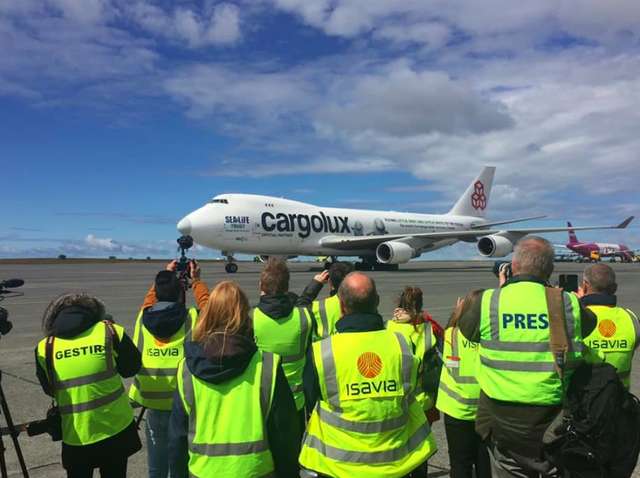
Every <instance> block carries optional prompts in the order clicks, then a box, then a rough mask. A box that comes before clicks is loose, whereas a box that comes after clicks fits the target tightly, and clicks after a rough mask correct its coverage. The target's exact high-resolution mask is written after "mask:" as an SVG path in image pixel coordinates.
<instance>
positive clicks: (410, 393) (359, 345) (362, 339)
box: [300, 272, 436, 477]
mask: <svg viewBox="0 0 640 478" xmlns="http://www.w3.org/2000/svg"><path fill="white" fill-rule="evenodd" d="M338 298H339V300H340V308H341V311H342V318H341V319H340V320H338V321H337V322H336V331H337V333H336V334H333V335H330V336H329V337H327V338H325V339H323V340H320V341H316V342H314V343H313V345H312V348H311V353H310V356H309V359H308V361H307V364H308V370H307V374H306V375H305V379H307V381H308V382H309V381H310V382H311V383H305V393H306V394H307V404H308V405H310V406H312V407H313V413H312V414H311V418H310V419H309V423H308V426H307V433H306V434H305V437H304V442H303V445H302V452H301V453H300V464H301V466H302V467H303V473H302V474H301V476H307V477H328V476H397V477H402V476H406V477H414V476H415V477H418V476H420V477H424V476H426V470H425V468H426V461H427V459H428V458H429V457H430V456H431V455H433V454H434V453H435V452H436V444H435V440H434V437H433V434H432V433H431V429H430V427H429V423H428V422H427V420H426V417H425V414H424V412H423V411H422V407H421V406H420V405H419V404H418V402H417V401H416V399H415V388H416V384H417V377H418V368H419V365H420V361H419V360H418V359H417V358H416V357H415V356H414V355H413V352H412V350H411V347H410V345H409V343H408V342H407V340H406V339H405V338H404V336H403V335H402V334H400V333H394V332H391V331H389V330H386V329H385V327H384V323H383V320H382V317H381V316H380V314H378V302H379V296H378V293H377V291H376V284H375V282H374V281H373V279H371V278H370V277H368V276H367V275H365V274H363V273H361V272H352V273H350V274H348V275H347V276H346V277H345V279H344V280H343V281H342V284H340V287H339V289H338Z"/></svg>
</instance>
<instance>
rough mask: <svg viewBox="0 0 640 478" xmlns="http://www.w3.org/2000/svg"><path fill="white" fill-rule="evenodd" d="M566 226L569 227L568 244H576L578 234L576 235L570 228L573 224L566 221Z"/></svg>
mask: <svg viewBox="0 0 640 478" xmlns="http://www.w3.org/2000/svg"><path fill="white" fill-rule="evenodd" d="M567 227H568V228H569V244H577V243H578V236H576V231H574V230H573V229H571V228H572V227H573V226H572V225H571V223H570V222H567Z"/></svg>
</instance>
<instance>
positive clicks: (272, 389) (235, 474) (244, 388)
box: [169, 281, 301, 478]
mask: <svg viewBox="0 0 640 478" xmlns="http://www.w3.org/2000/svg"><path fill="white" fill-rule="evenodd" d="M177 377H178V386H177V392H176V398H175V400H174V402H173V410H172V413H171V425H170V429H169V437H170V446H169V455H170V456H169V462H170V468H171V474H172V476H181V475H183V474H186V473H187V472H188V473H189V476H191V477H202V478H209V477H216V478H245V477H247V478H249V477H266V476H276V477H278V478H290V477H296V476H298V464H297V453H298V451H299V450H300V439H299V437H300V433H301V431H300V429H299V422H298V420H296V416H297V412H296V407H295V402H294V401H293V396H292V394H291V390H289V384H288V382H287V379H286V377H285V375H284V371H283V368H282V364H281V359H280V357H279V356H278V355H276V354H272V353H270V352H263V351H261V350H259V349H258V347H257V346H256V343H255V341H254V338H253V327H252V321H251V318H250V316H249V302H248V300H247V297H246V295H245V294H244V292H242V290H241V289H240V287H239V286H238V285H237V284H236V283H235V282H231V281H223V282H220V283H219V284H218V285H216V287H215V288H214V289H213V291H212V292H211V296H210V297H209V301H208V303H207V305H206V306H205V307H204V308H203V310H202V312H201V313H200V318H199V320H198V324H197V325H196V327H195V329H194V331H193V340H192V341H190V342H185V357H184V359H183V360H182V361H181V362H180V365H179V366H178V374H177Z"/></svg>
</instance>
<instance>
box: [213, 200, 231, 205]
mask: <svg viewBox="0 0 640 478" xmlns="http://www.w3.org/2000/svg"><path fill="white" fill-rule="evenodd" d="M214 203H217V204H229V200H227V199H212V200H211V202H210V204H214Z"/></svg>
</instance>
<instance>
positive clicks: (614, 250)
mask: <svg viewBox="0 0 640 478" xmlns="http://www.w3.org/2000/svg"><path fill="white" fill-rule="evenodd" d="M566 246H567V248H568V249H571V250H572V251H574V252H576V253H578V254H580V255H581V256H584V257H590V255H591V253H592V252H596V253H598V254H599V255H600V256H601V257H611V256H617V257H626V256H627V255H628V254H630V251H629V248H628V247H627V246H625V245H624V244H609V243H602V242H578V243H568V244H567V245H566Z"/></svg>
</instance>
